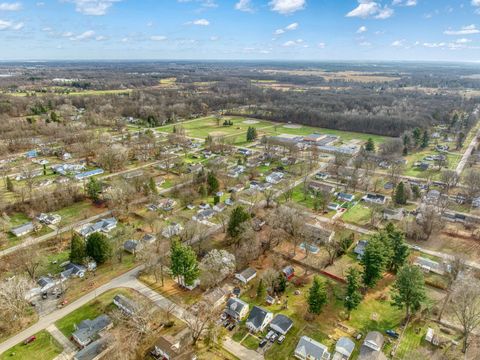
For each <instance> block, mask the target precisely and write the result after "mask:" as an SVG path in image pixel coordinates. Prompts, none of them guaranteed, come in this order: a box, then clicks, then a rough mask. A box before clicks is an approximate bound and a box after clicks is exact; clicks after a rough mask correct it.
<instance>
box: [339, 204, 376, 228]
mask: <svg viewBox="0 0 480 360" xmlns="http://www.w3.org/2000/svg"><path fill="white" fill-rule="evenodd" d="M371 214H372V212H371V210H370V208H369V207H368V206H366V205H365V204H364V203H358V204H356V205H355V206H353V207H352V208H350V209H348V210H347V211H346V212H345V214H344V215H343V216H342V220H343V221H345V222H348V223H351V224H355V225H359V226H365V225H367V224H368V223H369V222H370V218H371Z"/></svg>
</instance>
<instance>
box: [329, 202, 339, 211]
mask: <svg viewBox="0 0 480 360" xmlns="http://www.w3.org/2000/svg"><path fill="white" fill-rule="evenodd" d="M327 209H328V210H333V211H338V210H340V209H341V207H340V205H339V204H337V203H329V204H328V206H327Z"/></svg>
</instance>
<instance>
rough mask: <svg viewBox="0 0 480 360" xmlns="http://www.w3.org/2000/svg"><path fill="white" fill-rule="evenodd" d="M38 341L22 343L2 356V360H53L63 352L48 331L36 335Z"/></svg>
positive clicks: (0, 357)
mask: <svg viewBox="0 0 480 360" xmlns="http://www.w3.org/2000/svg"><path fill="white" fill-rule="evenodd" d="M35 336H36V338H37V339H36V340H35V341H33V342H32V343H30V344H27V345H24V344H23V343H20V344H18V345H15V346H14V347H13V348H11V349H9V350H8V351H6V352H4V353H3V354H2V355H0V360H7V359H13V360H16V359H18V360H25V359H35V360H52V359H55V358H56V357H57V356H58V355H59V354H60V353H61V352H62V351H63V348H62V346H61V345H60V344H59V343H58V342H57V341H56V340H55V339H54V338H53V337H52V335H50V334H49V333H48V332H47V331H46V330H42V331H40V332H39V333H37V334H35Z"/></svg>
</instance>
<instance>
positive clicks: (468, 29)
mask: <svg viewBox="0 0 480 360" xmlns="http://www.w3.org/2000/svg"><path fill="white" fill-rule="evenodd" d="M443 33H444V34H445V35H472V34H478V33H480V30H479V29H477V27H476V26H475V25H473V24H472V25H467V26H462V28H461V29H460V30H452V29H448V30H445V31H444V32H443Z"/></svg>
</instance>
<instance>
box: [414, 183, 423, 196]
mask: <svg viewBox="0 0 480 360" xmlns="http://www.w3.org/2000/svg"><path fill="white" fill-rule="evenodd" d="M412 194H413V197H414V198H415V199H418V198H419V197H420V196H421V195H422V194H421V192H420V188H419V187H418V185H413V186H412Z"/></svg>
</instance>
